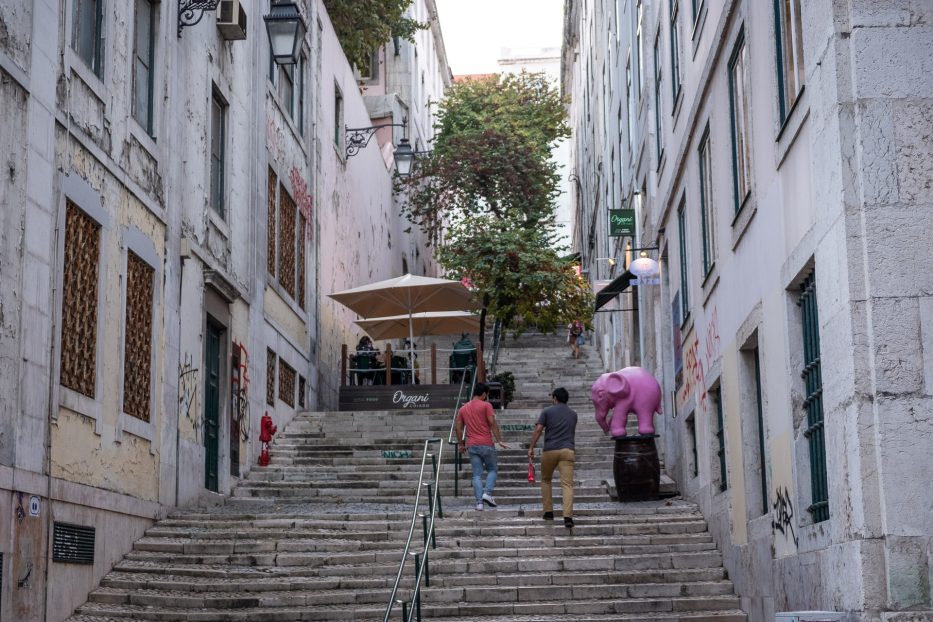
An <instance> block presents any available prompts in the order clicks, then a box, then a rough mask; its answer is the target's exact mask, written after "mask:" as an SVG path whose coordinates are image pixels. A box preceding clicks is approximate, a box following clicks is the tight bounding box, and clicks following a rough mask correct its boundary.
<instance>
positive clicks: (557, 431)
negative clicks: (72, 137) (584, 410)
mask: <svg viewBox="0 0 933 622" xmlns="http://www.w3.org/2000/svg"><path fill="white" fill-rule="evenodd" d="M569 399H570V394H569V393H568V392H567V389H565V388H563V387H558V388H557V389H554V391H553V392H552V393H551V405H550V406H548V407H547V408H545V409H544V410H542V411H541V415H540V416H539V417H538V423H537V424H536V425H535V431H534V432H532V434H531V442H530V443H528V459H529V460H533V459H534V455H535V445H537V443H538V439H539V438H540V437H541V434H542V433H544V448H543V449H542V451H541V502H542V505H543V506H544V520H554V497H553V492H552V486H551V478H552V476H553V475H554V469H557V471H558V472H559V473H560V489H561V509H562V510H563V514H564V527H568V528H570V527H573V466H574V461H575V460H576V453H575V449H574V437H575V436H576V432H577V413H576V411H574V410H573V409H572V408H570V407H569V406H567V400H569Z"/></svg>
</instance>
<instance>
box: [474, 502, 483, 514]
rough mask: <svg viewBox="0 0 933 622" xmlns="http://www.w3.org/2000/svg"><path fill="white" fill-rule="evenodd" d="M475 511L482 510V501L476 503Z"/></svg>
mask: <svg viewBox="0 0 933 622" xmlns="http://www.w3.org/2000/svg"><path fill="white" fill-rule="evenodd" d="M476 511H477V512H482V511H483V504H482V502H480V503H477V504H476Z"/></svg>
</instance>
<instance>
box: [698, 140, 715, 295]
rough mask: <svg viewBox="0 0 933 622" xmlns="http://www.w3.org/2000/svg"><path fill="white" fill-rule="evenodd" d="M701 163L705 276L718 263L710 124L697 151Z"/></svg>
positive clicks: (701, 215) (701, 213)
mask: <svg viewBox="0 0 933 622" xmlns="http://www.w3.org/2000/svg"><path fill="white" fill-rule="evenodd" d="M697 152H698V156H699V161H700V228H701V230H702V234H703V235H702V238H703V276H704V278H705V277H706V275H708V274H709V272H710V270H712V269H713V264H714V263H715V262H716V231H715V229H716V227H715V220H716V219H715V217H714V212H713V173H712V168H713V156H712V151H711V147H710V133H709V122H707V124H706V129H705V130H704V131H703V137H702V138H700V146H699V148H698V149H697Z"/></svg>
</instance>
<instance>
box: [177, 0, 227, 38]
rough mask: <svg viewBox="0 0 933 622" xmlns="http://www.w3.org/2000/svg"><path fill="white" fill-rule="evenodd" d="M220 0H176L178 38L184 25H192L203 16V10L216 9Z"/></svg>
mask: <svg viewBox="0 0 933 622" xmlns="http://www.w3.org/2000/svg"><path fill="white" fill-rule="evenodd" d="M218 4H220V0H178V38H179V39H180V38H181V29H182V28H184V27H185V26H194V25H195V24H197V23H198V22H200V21H201V19H202V18H203V17H204V11H216V10H217V5H218Z"/></svg>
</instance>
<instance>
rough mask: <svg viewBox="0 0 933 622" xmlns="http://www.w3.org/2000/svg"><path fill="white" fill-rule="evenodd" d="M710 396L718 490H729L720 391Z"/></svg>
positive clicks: (713, 392)
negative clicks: (717, 469)
mask: <svg viewBox="0 0 933 622" xmlns="http://www.w3.org/2000/svg"><path fill="white" fill-rule="evenodd" d="M710 395H711V396H712V398H713V401H714V402H716V442H717V443H718V445H719V448H718V450H717V451H716V454H717V455H718V456H719V490H726V489H727V488H729V479H728V477H727V476H726V429H725V423H724V421H723V416H722V390H721V389H716V390H715V391H711V392H710Z"/></svg>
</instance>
